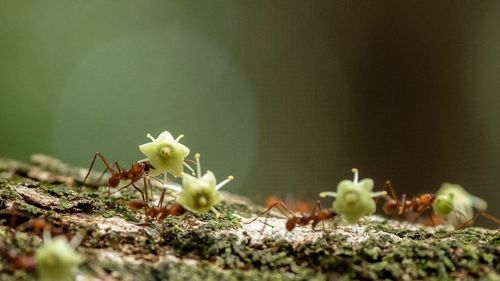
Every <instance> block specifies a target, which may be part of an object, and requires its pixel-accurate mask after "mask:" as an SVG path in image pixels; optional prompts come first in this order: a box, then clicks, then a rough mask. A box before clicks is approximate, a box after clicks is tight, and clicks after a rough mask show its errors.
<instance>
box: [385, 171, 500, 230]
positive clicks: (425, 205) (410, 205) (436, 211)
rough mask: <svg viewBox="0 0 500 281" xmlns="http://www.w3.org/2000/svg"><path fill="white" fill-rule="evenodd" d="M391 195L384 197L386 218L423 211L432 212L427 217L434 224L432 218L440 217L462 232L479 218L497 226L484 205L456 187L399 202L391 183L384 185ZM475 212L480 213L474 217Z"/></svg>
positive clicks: (448, 187)
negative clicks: (462, 229) (387, 216)
mask: <svg viewBox="0 0 500 281" xmlns="http://www.w3.org/2000/svg"><path fill="white" fill-rule="evenodd" d="M384 188H385V189H388V190H389V192H390V194H391V196H385V203H384V206H383V210H384V213H386V214H387V215H389V214H394V213H396V214H397V215H403V214H410V213H413V214H415V215H416V217H417V218H418V217H419V216H420V215H421V214H422V213H423V212H425V211H427V210H432V212H431V213H429V218H430V220H431V222H432V224H433V225H435V224H436V223H435V217H434V216H435V215H437V216H440V217H443V218H444V219H445V221H446V222H447V223H448V224H450V225H453V226H454V227H455V228H458V229H461V228H463V227H466V226H467V225H469V224H471V223H472V222H473V221H475V220H476V219H477V218H478V217H479V216H483V217H485V218H487V219H489V220H491V221H493V222H495V223H496V224H499V225H500V221H499V220H498V219H496V218H495V217H493V216H492V215H490V214H488V213H486V212H485V211H484V210H486V207H487V203H486V202H485V201H484V200H482V199H480V198H478V197H475V196H473V195H471V194H469V193H468V192H467V191H465V189H463V188H462V187H461V186H459V185H457V184H451V183H443V184H442V185H441V187H440V189H439V190H438V192H436V194H434V193H425V194H422V195H419V196H414V197H412V198H410V199H406V194H403V195H402V196H401V199H398V198H397V196H396V192H395V191H394V187H393V186H392V183H391V182H390V181H387V182H386V183H385V185H384ZM474 209H478V210H479V211H480V212H479V213H478V214H477V215H476V216H474Z"/></svg>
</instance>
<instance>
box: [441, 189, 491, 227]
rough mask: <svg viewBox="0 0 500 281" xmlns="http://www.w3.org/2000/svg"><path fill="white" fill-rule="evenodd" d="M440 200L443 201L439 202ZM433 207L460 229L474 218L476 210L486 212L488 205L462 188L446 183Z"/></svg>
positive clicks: (448, 221)
mask: <svg viewBox="0 0 500 281" xmlns="http://www.w3.org/2000/svg"><path fill="white" fill-rule="evenodd" d="M440 198H441V199H442V200H441V201H438V200H440ZM445 203H446V204H448V208H447V207H446V206H445ZM432 207H433V209H434V211H435V212H436V213H437V214H440V215H442V216H444V218H445V220H446V222H447V223H449V224H451V225H453V226H455V227H459V226H462V225H463V224H464V223H466V222H467V221H469V220H471V219H472V218H473V217H474V209H477V210H479V211H484V210H486V208H487V207H488V204H487V203H486V201H484V200H483V199H481V198H478V197H476V196H474V195H472V194H470V193H469V192H467V191H466V190H465V189H464V188H463V187H462V186H460V185H458V184H452V183H448V182H445V183H443V184H441V187H440V188H439V190H438V191H437V192H436V201H434V204H433V205H432ZM450 208H451V209H450Z"/></svg>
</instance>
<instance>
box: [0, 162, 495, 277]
mask: <svg viewBox="0 0 500 281" xmlns="http://www.w3.org/2000/svg"><path fill="white" fill-rule="evenodd" d="M85 173H86V170H85V169H82V168H77V167H70V166H68V165H66V164H64V163H61V162H60V161H58V160H57V159H53V158H50V157H48V156H44V155H34V156H33V157H32V158H31V164H24V163H21V162H17V161H14V160H11V159H0V210H1V213H0V219H1V220H2V223H1V224H0V246H1V247H2V251H3V254H2V255H1V256H0V259H1V263H0V280H36V271H32V272H29V271H28V272H27V271H25V270H20V269H18V268H16V266H17V267H18V265H16V264H15V262H14V260H12V259H11V258H8V257H7V255H6V254H5V253H6V252H8V253H9V255H10V256H21V255H26V256H31V255H33V253H34V251H35V250H36V248H37V247H39V246H40V245H41V243H43V241H42V240H41V238H40V235H39V234H40V233H39V231H38V232H37V231H34V230H32V229H30V228H29V227H26V225H27V223H26V222H27V221H29V220H30V219H31V218H44V219H45V220H46V221H48V222H49V223H51V224H53V225H54V226H55V227H57V228H60V230H62V232H64V233H65V234H66V235H68V236H73V235H75V234H76V233H85V239H84V240H83V242H82V243H81V245H80V246H79V247H78V248H77V251H78V252H80V253H81V254H82V255H83V256H84V257H85V262H84V263H83V264H82V265H81V266H80V268H79V271H78V273H77V275H76V277H75V278H76V280H134V281H139V280H191V281H194V280H204V281H209V280H259V281H261V280H351V279H355V280H384V279H386V280H390V279H396V280H448V279H456V280H478V279H482V280H499V275H498V272H499V270H500V265H499V264H500V255H499V253H500V234H499V233H498V232H495V231H492V230H487V229H481V228H467V229H463V230H453V229H452V228H450V227H447V226H438V227H423V226H419V225H414V224H409V223H400V222H396V221H392V220H387V219H384V218H381V217H377V216H373V217H368V218H365V219H364V220H363V221H362V222H361V223H360V224H359V225H354V226H337V227H335V226H333V225H332V223H326V224H325V226H324V229H323V227H322V226H321V224H320V225H319V226H318V227H317V230H312V229H311V227H298V228H297V229H295V230H294V231H293V232H287V231H286V230H285V220H284V219H282V218H280V217H278V216H273V215H271V216H270V217H269V218H268V219H267V221H266V220H265V218H262V219H259V220H257V221H255V222H253V223H250V224H244V223H242V222H244V221H247V220H248V219H249V218H252V217H254V216H255V214H256V213H258V212H259V211H260V210H261V207H259V206H255V205H253V204H252V203H251V202H250V201H248V200H246V199H245V198H241V197H238V196H235V195H230V194H225V195H224V197H225V200H224V201H223V202H222V203H221V204H219V205H217V206H216V209H217V213H214V212H209V213H207V214H203V215H195V214H191V213H188V214H185V215H183V216H178V217H168V218H166V219H165V220H164V221H162V222H159V221H154V220H148V219H147V218H146V217H145V216H144V214H143V212H138V211H134V210H132V209H131V208H130V207H129V206H128V204H127V203H128V201H129V200H130V199H131V198H137V197H138V194H136V193H134V192H133V189H130V190H126V191H124V192H122V193H121V194H120V196H112V197H111V198H108V196H107V189H106V188H104V187H101V188H94V189H91V188H85V189H84V190H83V191H82V192H81V194H78V188H77V186H78V185H79V184H80V183H81V181H82V179H83V176H84V175H85ZM97 176H98V175H97ZM97 176H96V175H92V179H91V181H90V182H95V181H96V179H97ZM156 196H157V197H158V195H156ZM169 200H171V199H169ZM264 223H265V224H264Z"/></svg>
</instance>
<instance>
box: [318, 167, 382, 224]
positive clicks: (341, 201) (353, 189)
mask: <svg viewBox="0 0 500 281" xmlns="http://www.w3.org/2000/svg"><path fill="white" fill-rule="evenodd" d="M352 171H353V173H354V180H353V181H350V180H343V181H341V182H340V183H339V184H338V185H337V192H331V191H325V192H321V193H320V194H319V196H320V197H327V196H329V197H335V198H336V199H335V201H334V202H333V210H334V211H335V212H336V213H338V214H340V215H342V217H343V218H344V220H345V221H346V222H347V223H356V222H357V221H358V220H359V218H361V217H362V216H364V215H368V214H372V213H374V212H375V208H376V206H375V201H374V200H373V198H374V197H378V196H384V195H386V194H387V193H386V192H385V191H381V192H372V190H373V180H372V179H368V178H367V179H362V180H361V181H358V169H352Z"/></svg>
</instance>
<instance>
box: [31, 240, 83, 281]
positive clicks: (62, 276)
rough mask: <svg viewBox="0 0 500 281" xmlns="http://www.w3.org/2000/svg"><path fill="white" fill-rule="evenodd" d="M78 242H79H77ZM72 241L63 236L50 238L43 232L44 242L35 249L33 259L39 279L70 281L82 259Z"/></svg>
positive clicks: (45, 280) (42, 280) (43, 280)
mask: <svg viewBox="0 0 500 281" xmlns="http://www.w3.org/2000/svg"><path fill="white" fill-rule="evenodd" d="M77 243H78V244H79V242H77ZM75 247H76V245H74V241H71V242H68V240H67V239H66V237H65V236H58V237H54V238H51V237H50V234H48V233H44V243H43V245H42V246H40V248H38V249H37V250H36V253H35V259H36V264H37V270H38V274H39V278H40V280H41V281H71V280H73V274H74V273H75V272H76V271H77V269H78V265H79V264H80V263H81V262H82V261H83V259H82V257H81V256H80V255H79V254H78V253H77V252H76V251H75Z"/></svg>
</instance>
